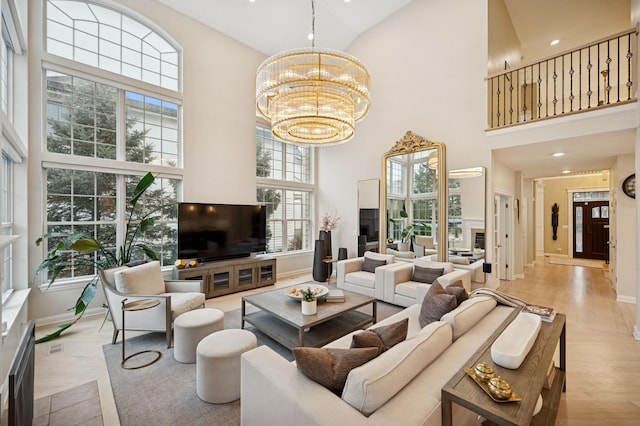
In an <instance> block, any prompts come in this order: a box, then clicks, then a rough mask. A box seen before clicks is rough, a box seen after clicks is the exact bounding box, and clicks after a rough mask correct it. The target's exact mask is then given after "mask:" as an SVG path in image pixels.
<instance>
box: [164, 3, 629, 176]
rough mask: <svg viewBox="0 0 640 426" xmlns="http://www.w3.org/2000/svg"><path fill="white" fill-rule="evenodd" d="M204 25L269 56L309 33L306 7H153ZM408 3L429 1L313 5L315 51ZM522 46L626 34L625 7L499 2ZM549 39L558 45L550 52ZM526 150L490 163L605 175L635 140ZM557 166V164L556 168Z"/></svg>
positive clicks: (343, 45)
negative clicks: (554, 158) (556, 158)
mask: <svg viewBox="0 0 640 426" xmlns="http://www.w3.org/2000/svg"><path fill="white" fill-rule="evenodd" d="M158 1H159V2H161V3H164V4H166V5H167V6H169V7H171V8H173V9H175V10H177V11H179V12H181V13H183V14H185V15H188V16H191V17H193V18H194V19H197V20H198V21H201V22H203V23H204V24H206V25H208V26H210V27H212V28H214V29H216V30H218V31H220V32H222V33H224V34H227V35H228V36H230V37H232V38H234V39H236V40H238V41H240V42H241V43H243V44H246V45H248V46H251V47H253V48H254V49H256V50H258V51H260V52H263V53H264V54H265V55H272V54H275V53H277V52H280V51H283V50H287V49H291V48H298V47H308V46H310V45H311V42H310V41H309V40H308V38H307V36H308V34H309V33H310V32H311V0H254V1H251V0H189V1H185V0H158ZM412 1H429V0H350V1H345V0H315V16H316V19H315V34H316V42H315V45H316V46H318V47H323V48H330V49H336V50H347V49H348V47H349V45H350V44H351V43H352V42H353V41H354V40H355V39H356V38H357V37H358V35H359V34H361V33H363V32H365V31H366V30H367V29H369V28H370V27H372V26H374V25H376V24H377V23H378V22H380V21H382V20H384V19H385V18H387V17H389V16H390V15H392V14H393V13H395V12H396V11H398V10H399V9H401V8H403V7H405V6H406V5H407V4H409V3H411V2H412ZM503 1H504V3H505V5H506V7H507V10H508V11H509V15H510V16H511V20H512V23H513V26H514V29H515V31H516V34H517V35H518V38H519V39H520V41H521V48H522V54H523V61H524V62H528V61H531V60H532V59H540V58H544V57H547V56H551V55H553V54H556V53H558V52H562V51H564V50H566V49H569V48H573V47H576V46H580V45H582V44H586V43H588V42H592V41H594V40H597V39H599V38H602V37H605V36H608V35H612V34H615V33H617V32H619V31H623V30H626V29H628V28H630V27H631V24H630V0H607V1H603V0H562V1H557V0H536V1H533V2H530V1H524V0H503ZM552 39H559V40H560V44H559V45H557V46H550V45H549V42H550V41H551V40H552ZM606 137H607V143H602V136H598V137H591V138H581V140H580V141H579V142H580V150H576V149H575V148H572V147H575V146H576V143H575V142H576V141H572V140H563V141H554V142H552V143H547V144H535V145H526V146H521V147H515V148H505V149H501V150H497V151H494V152H495V156H496V158H497V159H498V160H499V161H501V162H503V163H504V164H506V165H507V166H509V167H511V168H512V169H513V170H517V171H522V172H524V175H525V176H527V177H544V176H555V175H559V174H560V171H561V170H562V169H564V168H568V169H570V170H573V171H577V172H584V171H590V170H601V169H608V168H610V167H611V166H612V165H613V162H614V161H615V157H616V155H619V154H627V153H632V152H634V148H633V147H634V142H633V140H634V135H633V134H632V133H631V132H620V133H618V134H615V135H607V136H606ZM560 150H562V151H564V152H566V153H567V155H565V156H564V157H563V158H562V159H561V161H557V162H555V161H549V153H553V152H557V151H560ZM560 164H562V165H561V166H560Z"/></svg>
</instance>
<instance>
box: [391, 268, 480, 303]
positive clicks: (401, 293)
mask: <svg viewBox="0 0 640 426" xmlns="http://www.w3.org/2000/svg"><path fill="white" fill-rule="evenodd" d="M416 264H417V265H419V266H423V267H429V268H444V275H441V276H440V277H438V282H439V283H440V284H441V285H442V286H443V287H446V286H448V285H449V284H451V283H452V282H454V281H458V280H460V281H462V286H463V287H464V288H465V289H466V290H467V292H470V291H471V273H470V272H469V271H465V270H460V269H455V268H454V266H455V265H454V264H452V263H450V262H434V261H430V260H426V259H424V258H423V259H416V260H415V261H414V262H412V263H408V262H398V263H397V264H396V265H395V266H394V267H392V268H386V269H385V270H384V271H383V277H382V283H383V286H384V290H383V292H382V300H383V301H385V302H388V303H393V304H394V305H399V306H411V305H413V304H414V303H416V302H417V301H418V300H422V298H421V295H422V294H425V293H426V292H427V290H429V288H430V287H431V284H426V283H421V282H417V281H413V272H414V268H415V265H416Z"/></svg>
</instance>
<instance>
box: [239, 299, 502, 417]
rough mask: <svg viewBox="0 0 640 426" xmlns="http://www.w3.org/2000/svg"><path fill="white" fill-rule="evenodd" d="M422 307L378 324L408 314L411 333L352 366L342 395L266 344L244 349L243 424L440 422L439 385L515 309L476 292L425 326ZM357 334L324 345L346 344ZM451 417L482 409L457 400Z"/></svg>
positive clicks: (442, 384) (388, 322)
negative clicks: (380, 352)
mask: <svg viewBox="0 0 640 426" xmlns="http://www.w3.org/2000/svg"><path fill="white" fill-rule="evenodd" d="M420 308H421V306H420V305H419V304H415V305H412V306H410V307H408V308H406V309H404V310H402V311H401V312H398V313H397V314H395V315H392V316H391V317H389V318H387V319H385V320H384V321H381V322H379V323H378V324H376V325H375V326H374V327H379V326H381V325H386V324H391V323H394V322H397V321H399V320H402V319H404V318H408V319H409V329H408V333H407V339H406V340H405V341H404V342H401V343H399V344H397V345H395V346H393V347H392V348H391V349H390V350H388V351H386V352H384V353H383V354H381V355H380V356H378V357H377V358H375V359H373V360H371V361H369V362H368V363H366V364H364V365H362V366H360V367H358V368H355V369H353V370H351V372H350V373H349V375H348V378H347V383H346V385H345V388H344V391H343V393H342V395H341V396H338V395H336V394H334V393H332V392H331V391H330V390H328V389H326V388H325V387H323V386H322V385H320V384H318V383H316V382H314V381H312V380H311V379H309V378H307V377H306V376H305V375H304V374H303V373H302V372H300V371H299V370H298V369H297V367H296V365H295V362H288V361H287V360H286V359H284V358H282V357H281V356H280V355H278V354H277V353H276V352H274V351H273V350H272V349H270V348H269V347H267V346H260V347H258V348H256V349H253V350H251V351H249V352H246V353H244V354H243V355H242V358H241V404H240V410H241V424H242V425H245V426H250V425H284V424H295V425H297V426H301V425H346V424H348V425H408V426H411V425H438V426H439V425H440V424H441V423H442V412H441V404H440V402H441V389H442V387H443V386H444V385H445V384H446V383H447V382H448V381H449V380H450V379H451V377H453V375H454V374H456V373H457V372H458V371H460V369H461V368H464V367H466V366H467V363H468V360H469V358H470V356H471V355H473V353H474V352H475V351H476V350H478V349H479V348H480V346H482V345H483V344H484V343H485V342H486V341H487V339H488V338H489V337H490V336H491V335H492V333H493V332H494V331H496V330H497V329H498V328H499V327H500V326H501V325H503V324H504V323H505V322H506V321H507V320H509V319H510V318H511V317H510V315H511V314H512V313H513V311H514V308H511V307H507V306H503V305H496V301H495V299H493V298H491V297H488V296H481V297H472V298H470V299H469V300H466V301H464V302H462V303H461V304H460V305H459V306H458V307H457V308H456V309H455V310H454V311H452V312H450V313H448V314H446V315H445V316H443V317H442V319H441V320H440V321H437V322H434V323H431V324H429V325H427V326H426V327H425V328H420V325H419V321H418V316H419V313H420ZM505 325H506V324H505ZM355 333H357V332H354V333H351V334H348V335H346V336H344V337H342V338H340V339H338V340H335V341H334V342H332V343H330V344H329V345H327V346H330V347H341V348H348V347H349V346H350V343H351V339H352V335H353V334H355ZM453 416H454V424H456V425H466V424H469V425H471V424H473V425H477V424H478V423H477V415H475V414H474V413H471V412H469V411H467V410H465V409H464V408H462V407H460V406H457V405H455V404H454V409H453Z"/></svg>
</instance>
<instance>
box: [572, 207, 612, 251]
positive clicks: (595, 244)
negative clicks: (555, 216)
mask: <svg viewBox="0 0 640 426" xmlns="http://www.w3.org/2000/svg"><path fill="white" fill-rule="evenodd" d="M573 227H574V229H573V235H574V242H573V257H579V258H583V259H599V260H609V202H608V201H585V202H579V203H573Z"/></svg>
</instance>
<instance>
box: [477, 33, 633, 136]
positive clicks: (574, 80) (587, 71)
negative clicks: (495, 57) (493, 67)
mask: <svg viewBox="0 0 640 426" xmlns="http://www.w3.org/2000/svg"><path fill="white" fill-rule="evenodd" d="M637 35H638V30H637V29H636V28H634V29H630V30H627V31H623V32H621V33H618V34H615V35H613V36H610V37H607V38H604V39H601V40H598V41H595V42H593V43H590V44H588V45H585V46H582V47H578V48H576V49H572V50H569V51H566V52H564V53H561V54H559V55H557V56H553V57H550V58H546V59H543V60H540V61H537V62H533V63H531V64H527V65H523V66H521V67H519V68H517V69H513V70H506V71H503V72H501V73H498V74H494V75H491V76H489V77H487V88H488V102H489V104H488V114H489V128H488V129H489V130H491V129H497V128H500V127H506V126H512V125H517V124H524V123H529V122H531V121H536V120H541V119H547V118H553V117H559V116H563V115H567V114H572V113H577V112H582V111H590V110H593V109H594V108H603V107H608V106H611V105H620V104H622V103H628V102H634V101H636V90H637V89H636V87H637V82H636V81H635V75H636V73H637V71H636V70H635V68H636V67H635V60H634V57H635V53H636V52H637V40H638V37H637Z"/></svg>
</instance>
